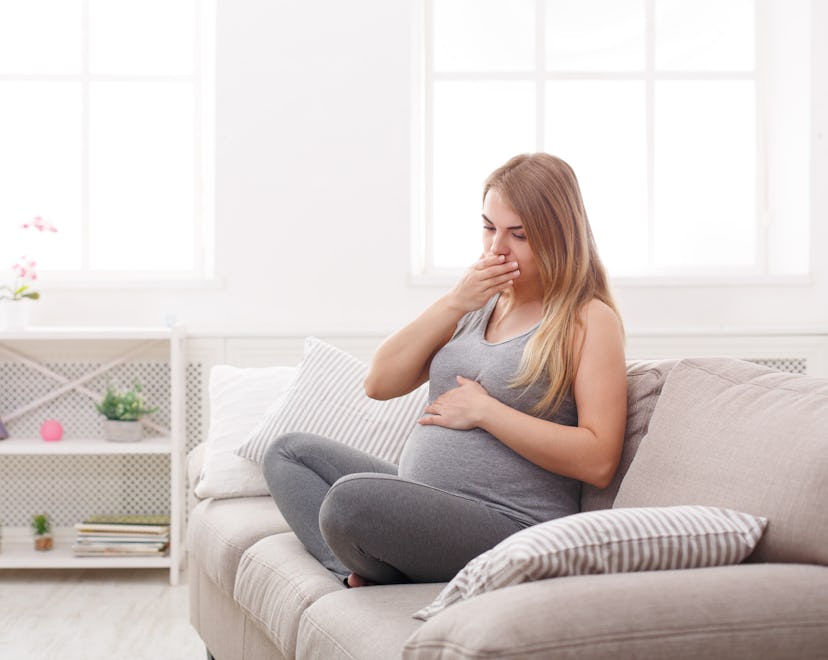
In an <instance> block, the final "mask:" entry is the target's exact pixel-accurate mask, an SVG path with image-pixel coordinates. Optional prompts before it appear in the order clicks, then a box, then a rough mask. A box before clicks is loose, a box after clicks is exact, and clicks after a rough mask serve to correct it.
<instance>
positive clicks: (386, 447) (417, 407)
mask: <svg viewBox="0 0 828 660" xmlns="http://www.w3.org/2000/svg"><path fill="white" fill-rule="evenodd" d="M367 373H368V366H367V365H366V364H364V363H363V362H361V361H359V360H357V359H356V358H355V357H353V356H352V355H349V354H348V353H345V352H344V351H341V350H339V349H338V348H336V347H334V346H331V345H330V344H326V343H325V342H323V341H321V340H319V339H316V338H315V337H308V338H307V339H306V340H305V355H304V357H303V359H302V363H301V364H300V365H299V373H298V374H297V376H296V379H295V380H294V381H293V383H292V384H291V386H290V390H289V392H288V394H287V396H286V397H285V399H284V401H283V402H282V405H281V406H278V407H275V406H274V408H272V409H271V410H270V411H269V412H268V414H267V416H266V418H265V420H264V421H263V422H262V423H261V424H260V425H259V426H258V427H257V428H256V430H255V431H254V432H253V433H252V434H251V436H250V439H249V440H248V441H247V442H246V443H245V444H244V445H242V446H241V447H240V448H239V449H238V450H237V451H236V453H237V454H238V455H239V456H242V457H244V458H248V459H250V460H251V461H255V462H256V463H261V461H262V458H263V456H264V453H265V450H266V449H267V447H268V445H269V444H270V442H271V440H273V439H274V438H276V437H277V436H279V435H281V434H283V433H288V432H290V431H304V432H306V433H316V434H317V435H321V436H325V437H326V438H330V439H332V440H338V441H339V442H342V443H344V444H346V445H349V446H351V447H355V448H357V449H361V450H362V451H365V452H367V453H369V454H372V455H373V456H377V457H378V458H382V459H384V460H386V461H390V462H392V463H397V462H398V461H399V458H400V454H401V453H402V449H403V446H404V445H405V441H406V440H407V439H408V436H409V435H410V433H411V431H412V430H413V429H414V426H415V424H416V423H417V420H418V419H419V418H420V417H421V416H422V414H423V409H424V408H425V405H426V399H427V397H428V384H424V385H422V386H420V387H419V388H417V389H416V390H414V391H413V392H410V393H409V394H406V395H405V396H402V397H398V398H396V399H391V400H389V401H376V400H374V399H370V398H368V396H367V395H366V394H365V389H364V386H363V382H364V381H365V376H366V375H367Z"/></svg>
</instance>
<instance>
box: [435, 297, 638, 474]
mask: <svg viewBox="0 0 828 660" xmlns="http://www.w3.org/2000/svg"><path fill="white" fill-rule="evenodd" d="M584 327H585V333H586V334H585V336H584V344H583V348H582V351H581V359H580V364H579V366H578V371H577V373H576V375H575V381H574V383H573V395H574V397H575V402H576V405H577V407H578V426H564V425H562V424H557V423H555V422H550V421H547V420H544V419H540V418H537V417H533V416H532V415H529V414H526V413H522V412H520V411H518V410H515V409H514V408H511V407H509V406H507V405H506V404H504V403H501V402H500V401H498V400H496V399H494V398H493V397H491V396H489V395H488V394H487V393H486V390H485V389H484V388H483V387H482V386H481V385H480V384H479V383H476V382H474V381H471V380H468V379H466V378H462V377H458V379H457V381H458V384H459V385H460V386H459V387H457V388H455V389H453V390H449V391H448V392H446V393H445V394H444V395H443V396H442V397H440V398H438V399H437V401H435V402H434V403H433V404H432V405H431V406H429V407H428V408H426V412H430V413H432V414H433V416H431V417H425V418H423V419H422V420H420V423H421V424H437V425H440V426H448V427H450V428H466V429H468V428H474V427H480V428H482V429H484V430H486V431H488V432H489V433H491V434H492V435H493V436H494V437H496V438H497V439H498V440H500V442H502V443H503V444H505V445H506V446H508V447H510V448H511V449H513V450H514V451H515V452H517V453H518V454H520V455H521V456H523V457H524V458H526V459H528V460H530V461H532V462H533V463H534V464H536V465H539V466H540V467H542V468H544V469H546V470H549V471H551V472H555V473H557V474H562V475H564V476H567V477H573V478H575V479H578V480H580V481H585V482H586V483H589V484H592V485H594V486H597V487H598V488H605V487H607V486H608V485H609V484H610V482H611V481H612V478H613V475H614V474H615V470H616V468H617V467H618V461H619V459H620V457H621V449H622V447H623V443H624V430H625V428H626V420H627V377H626V362H625V358H624V346H623V333H622V331H621V326H620V323H619V321H618V318H617V317H616V315H615V313H614V312H613V311H612V310H611V309H610V308H609V307H608V306H607V305H605V304H604V303H602V302H600V301H597V300H594V301H592V302H591V303H589V304H588V305H587V308H586V310H585V325H584Z"/></svg>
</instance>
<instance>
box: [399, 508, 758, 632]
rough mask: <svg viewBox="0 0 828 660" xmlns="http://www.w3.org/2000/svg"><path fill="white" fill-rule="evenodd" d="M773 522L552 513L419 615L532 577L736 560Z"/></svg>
mask: <svg viewBox="0 0 828 660" xmlns="http://www.w3.org/2000/svg"><path fill="white" fill-rule="evenodd" d="M767 522H768V521H767V518H760V517H757V516H752V515H748V514H746V513H740V512H738V511H733V510H731V509H721V508H716V507H708V506H671V507H641V508H629V509H604V510H599V511H589V512H586V513H579V514H575V515H572V516H566V517H564V518H558V519H557V520H550V521H549V522H545V523H541V524H539V525H534V526H532V527H528V528H526V529H524V530H521V531H519V532H517V533H515V534H512V536H510V537H508V538H507V539H504V540H503V541H501V542H500V543H498V544H497V545H496V546H495V547H494V548H492V549H491V550H488V551H487V552H484V553H483V554H481V555H479V556H477V557H475V558H474V559H472V560H471V561H470V562H469V563H468V564H466V566H465V567H464V568H463V569H462V570H461V571H460V572H459V573H458V574H457V575H456V576H455V577H454V579H452V581H451V582H449V583H448V584H447V585H446V587H445V588H444V589H443V590H442V591H441V592H440V593H439V595H438V596H437V598H436V599H435V600H434V601H433V602H432V603H431V604H430V605H427V606H426V607H424V608H423V609H421V610H419V611H418V612H416V613H415V614H414V617H415V618H417V619H422V620H424V621H425V620H426V619H429V618H430V617H432V616H434V615H436V614H438V613H439V612H441V611H442V610H443V609H445V608H446V607H448V606H449V605H451V604H452V603H455V602H457V601H460V600H465V599H468V598H471V597H473V596H476V595H478V594H482V593H485V592H487V591H492V590H494V589H500V588H502V587H508V586H509V585H513V584H520V583H521V582H529V581H532V580H542V579H545V578H553V577H562V576H567V575H584V574H588V573H626V572H633V571H657V570H671V569H683V568H702V567H705V566H724V565H726V564H737V563H739V562H740V561H742V560H743V559H744V558H745V557H747V556H748V555H749V554H750V553H751V552H752V551H753V548H754V547H755V546H756V544H757V543H758V542H759V539H760V538H761V537H762V533H763V532H764V531H765V527H766V525H767Z"/></svg>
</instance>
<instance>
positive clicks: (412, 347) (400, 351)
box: [365, 255, 517, 400]
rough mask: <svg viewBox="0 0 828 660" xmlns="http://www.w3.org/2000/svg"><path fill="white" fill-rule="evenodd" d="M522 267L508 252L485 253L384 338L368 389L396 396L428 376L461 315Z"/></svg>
mask: <svg viewBox="0 0 828 660" xmlns="http://www.w3.org/2000/svg"><path fill="white" fill-rule="evenodd" d="M516 269H517V264H516V263H514V262H508V263H506V262H505V259H504V258H503V256H502V255H501V256H497V257H494V256H489V257H482V258H481V259H480V260H479V261H478V262H477V263H476V264H474V265H473V266H472V267H471V268H469V270H468V271H466V273H465V274H464V275H463V277H462V278H461V279H460V281H459V282H458V283H457V284H456V285H455V286H454V288H453V289H452V290H451V291H450V292H449V293H447V294H446V295H445V296H443V297H442V298H440V299H439V300H437V302H435V303H434V304H432V305H431V306H430V307H429V308H428V309H426V310H425V312H423V313H422V314H421V315H420V316H419V317H417V318H416V319H415V320H414V321H412V322H411V323H409V324H408V325H407V326H405V327H404V328H403V329H402V330H399V331H398V332H396V333H394V334H393V335H391V336H390V337H389V338H388V339H387V340H385V342H383V344H382V345H381V346H380V347H379V348H378V349H377V351H376V353H375V354H374V357H373V359H372V360H371V366H370V369H369V370H368V376H367V377H366V379H365V393H366V394H367V395H368V396H369V397H371V398H372V399H382V400H385V399H392V398H394V397H397V396H402V395H403V394H408V392H411V391H412V390H414V389H415V388H417V387H419V386H420V385H422V384H423V383H424V382H426V381H427V380H428V370H429V367H430V366H431V360H432V358H433V357H434V354H435V353H437V351H439V350H440V349H441V348H442V347H443V346H445V344H446V343H447V342H448V340H449V339H451V336H452V335H453V334H454V331H455V329H456V328H457V323H458V321H460V319H461V318H463V316H465V315H466V314H467V313H468V312H473V311H474V310H476V309H480V308H481V307H483V305H485V304H486V302H487V301H488V300H489V299H490V298H491V297H492V296H493V295H495V294H496V293H498V292H502V291H504V290H506V289H507V288H509V287H510V286H512V280H513V279H514V277H515V276H516V275H515V273H516Z"/></svg>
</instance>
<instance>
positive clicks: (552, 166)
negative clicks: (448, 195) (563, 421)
mask: <svg viewBox="0 0 828 660" xmlns="http://www.w3.org/2000/svg"><path fill="white" fill-rule="evenodd" d="M490 190H496V191H497V192H498V193H499V194H500V196H501V197H502V198H503V201H505V202H506V204H508V205H509V207H510V208H511V209H512V210H513V211H514V212H515V213H516V214H517V215H518V216H519V217H520V219H521V222H522V224H523V230H524V232H525V233H526V238H527V239H528V241H529V246H530V247H531V249H532V254H533V256H534V258H535V263H536V264H537V267H538V270H539V272H540V278H541V284H542V286H543V292H544V293H543V318H542V320H541V323H540V326H539V328H538V329H537V331H536V332H535V333H534V335H533V337H532V339H531V340H530V341H529V343H528V344H527V345H526V349H525V350H524V353H523V358H522V359H521V363H520V369H519V371H518V373H517V375H516V376H515V378H514V380H513V382H512V383H511V386H512V387H528V386H529V385H531V384H532V383H535V382H537V381H538V380H540V379H541V378H542V377H544V376H545V377H546V378H547V380H548V382H549V388H548V390H547V392H546V394H545V395H544V397H543V398H542V399H541V400H540V401H539V402H538V404H537V405H536V406H535V407H534V408H533V410H532V412H533V413H535V414H543V413H546V414H553V413H555V412H556V411H557V410H558V409H559V408H560V406H561V404H562V403H563V401H564V399H565V397H566V395H567V394H568V393H569V391H570V390H571V388H572V383H573V381H574V379H575V373H576V372H577V369H578V362H579V360H580V352H581V348H582V345H583V337H584V333H581V341H580V342H579V344H578V345H577V346H576V345H575V344H576V337H577V335H578V331H579V328H580V327H581V326H582V320H581V312H582V310H583V308H584V306H585V305H586V304H587V303H589V302H590V301H591V300H592V299H594V298H597V299H598V300H600V301H602V302H604V303H606V304H607V305H609V307H610V308H611V309H612V310H613V311H614V312H615V314H616V316H618V319H619V323H620V321H621V315H620V314H619V312H618V308H617V307H616V305H615V302H614V301H613V299H612V295H611V294H610V291H609V286H608V284H607V275H606V271H605V270H604V266H603V264H602V263H601V259H600V258H599V256H598V250H597V248H596V246H595V239H594V238H593V236H592V229H591V228H590V226H589V220H588V219H587V214H586V211H585V210H584V203H583V200H582V199H581V191H580V188H579V186H578V180H577V178H576V177H575V172H573V170H572V168H571V167H570V166H569V165H568V164H567V163H565V162H564V161H562V160H561V159H560V158H556V157H554V156H551V155H549V154H546V153H536V154H522V155H519V156H515V157H514V158H512V159H511V160H509V162H507V163H506V164H505V165H503V166H502V167H499V168H498V169H496V170H495V171H494V172H492V173H491V174H490V175H489V177H488V178H487V179H486V182H485V184H484V186H483V199H485V198H486V194H487V193H488V192H489V191H490ZM504 295H507V296H508V294H504ZM510 304H511V299H510V297H507V309H508V307H509V306H510Z"/></svg>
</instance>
